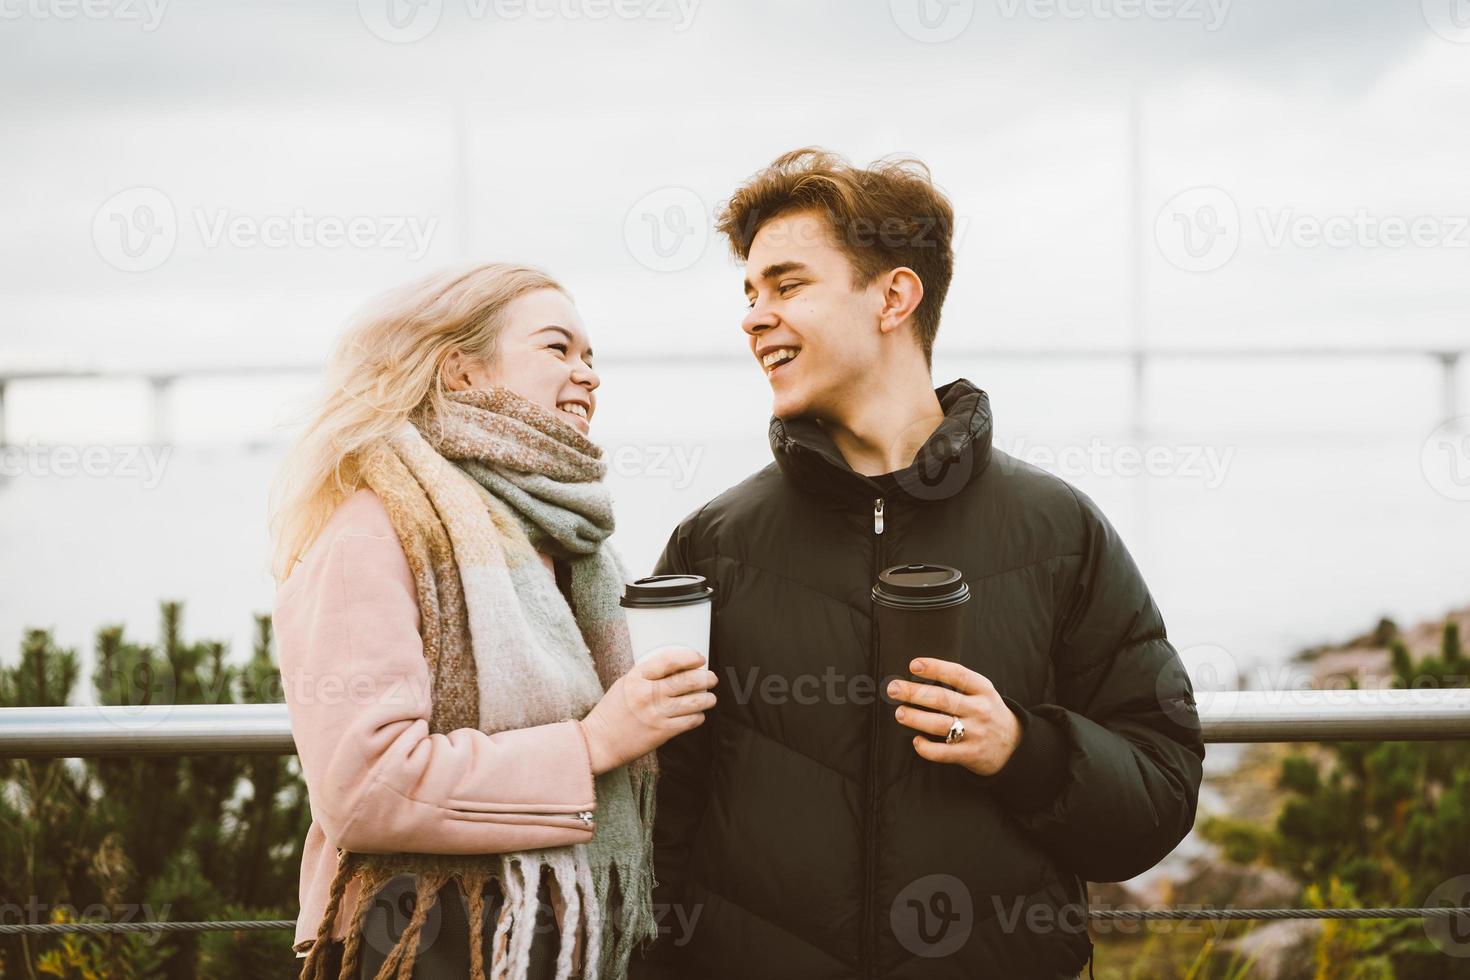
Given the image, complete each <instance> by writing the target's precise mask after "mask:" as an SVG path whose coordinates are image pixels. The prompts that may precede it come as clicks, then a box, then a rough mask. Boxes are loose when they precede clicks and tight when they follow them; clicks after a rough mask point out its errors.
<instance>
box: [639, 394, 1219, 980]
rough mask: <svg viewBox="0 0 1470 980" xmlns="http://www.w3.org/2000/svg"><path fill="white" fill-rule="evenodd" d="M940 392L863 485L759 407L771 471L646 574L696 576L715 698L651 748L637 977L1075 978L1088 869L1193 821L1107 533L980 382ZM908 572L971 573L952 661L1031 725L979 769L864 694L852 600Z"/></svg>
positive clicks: (863, 646)
mask: <svg viewBox="0 0 1470 980" xmlns="http://www.w3.org/2000/svg"><path fill="white" fill-rule="evenodd" d="M936 394H937V395H938V396H939V399H940V403H941V405H942V407H943V408H944V411H945V413H946V418H945V420H944V422H943V423H942V424H941V425H940V426H939V428H938V430H936V431H935V432H934V434H933V435H932V436H931V437H930V438H929V440H928V441H927V442H926V444H925V445H924V446H923V448H922V449H921V450H920V452H919V454H918V456H917V457H916V459H915V462H914V464H913V465H912V466H910V467H909V468H908V469H905V470H902V471H899V472H897V473H892V474H886V475H884V476H881V477H872V478H869V477H864V476H861V475H859V474H857V473H855V472H853V470H852V469H851V468H850V467H849V466H848V465H847V464H846V462H845V461H844V460H843V457H842V455H841V453H840V452H838V451H837V449H836V448H835V446H834V445H833V444H832V442H831V440H830V438H829V437H828V436H827V435H826V434H825V433H824V432H823V431H822V430H821V428H820V427H819V426H817V425H816V424H815V423H813V422H811V421H810V420H796V421H793V422H790V423H786V422H782V421H781V420H779V419H772V421H771V447H772V450H773V451H774V453H775V457H776V461H775V463H774V464H773V465H770V466H767V467H766V468H765V469H763V470H761V471H759V472H758V473H756V474H754V475H753V476H751V477H750V478H748V479H747V480H745V481H744V482H742V483H741V484H739V485H738V486H736V487H733V488H731V489H730V490H728V491H726V492H725V493H723V494H721V495H720V496H719V497H717V498H715V499H714V500H712V501H710V502H709V503H708V504H706V505H705V506H704V507H702V508H700V510H698V511H697V512H695V513H694V514H692V515H690V516H689V517H688V518H686V519H685V520H684V522H683V523H682V524H680V525H679V527H678V528H677V529H676V530H675V532H674V534H673V536H672V537H671V539H670V541H669V544H668V547H667V549H666V550H665V552H664V554H663V557H662V559H661V560H660V562H659V565H658V568H657V572H659V573H666V572H671V571H693V572H697V573H698V574H701V575H704V576H706V577H708V578H709V579H710V580H711V581H712V582H713V583H714V585H715V589H716V600H715V609H714V627H713V636H712V638H711V647H710V657H711V667H712V669H714V670H715V671H716V672H717V673H718V674H719V676H720V685H719V687H718V688H717V689H716V694H717V695H718V696H719V699H720V702H719V705H718V706H717V707H716V708H715V709H714V710H712V711H711V712H709V714H708V716H707V719H706V721H705V724H704V725H702V726H701V727H699V728H697V729H695V730H694V731H692V732H689V733H687V734H685V735H682V736H680V737H678V738H675V739H673V740H672V741H670V742H669V743H667V744H666V745H665V746H664V747H663V748H662V749H661V750H660V753H659V758H660V762H661V765H662V769H663V775H662V778H661V780H660V783H659V791H658V822H657V824H656V828H655V843H656V848H655V854H656V875H657V878H658V888H657V889H656V901H657V902H658V903H660V914H661V916H662V925H663V937H664V938H662V939H661V940H660V942H659V943H658V944H657V945H656V946H655V948H654V949H653V950H652V951H651V952H650V953H648V954H647V955H646V957H645V958H643V959H640V960H639V961H637V962H635V964H634V969H633V976H634V977H635V978H640V977H642V978H653V977H659V978H675V977H677V978H679V980H705V978H709V980H721V978H741V980H788V978H789V980H829V978H830V980H838V978H842V980H847V978H863V980H876V978H892V980H899V978H904V980H948V978H954V980H980V978H985V977H999V978H1007V980H1009V978H1017V977H1039V978H1047V980H1052V978H1061V977H1066V978H1071V977H1074V976H1076V975H1078V973H1079V971H1080V970H1081V969H1082V968H1083V967H1084V966H1085V965H1087V962H1088V960H1089V957H1090V953H1091V945H1092V944H1091V940H1090V939H1089V937H1088V935H1087V931H1086V926H1085V921H1086V919H1085V910H1086V908H1087V892H1086V885H1085V882H1086V881H1119V880H1123V879H1127V878H1130V877H1132V876H1133V875H1136V874H1139V873H1141V872H1143V871H1145V870H1147V869H1148V868H1150V867H1152V866H1153V865H1155V864H1156V863H1157V862H1158V861H1159V860H1160V859H1161V858H1163V857H1164V856H1165V855H1166V854H1168V853H1169V851H1170V850H1171V849H1173V848H1174V846H1175V845H1176V844H1177V843H1178V842H1179V841H1180V840H1181V839H1182V838H1183V837H1184V836H1185V834H1186V833H1188V831H1189V829H1190V827H1191V826H1192V825H1193V822H1194V814H1195V804H1196V800H1197V798H1198V791H1199V783H1200V776H1201V764H1202V762H1203V760H1204V746H1203V744H1202V742H1201V739H1200V731H1199V721H1198V715H1197V713H1196V711H1195V704H1194V696H1193V690H1192V688H1191V686H1190V683H1189V679H1188V677H1187V675H1186V674H1185V673H1184V671H1183V670H1182V668H1181V666H1180V663H1179V658H1178V655H1177V654H1176V652H1175V650H1174V648H1173V646H1171V645H1170V643H1169V641H1168V640H1167V639H1166V638H1165V635H1164V623H1163V620H1162V618H1161V617H1160V614H1159V610H1158V608H1157V607H1156V606H1155V605H1154V603H1153V600H1152V599H1151V598H1150V596H1149V592H1148V588H1147V587H1146V586H1145V584H1144V581H1143V579H1142V577H1141V576H1140V575H1139V572H1138V569H1137V567H1136V566H1135V565H1134V563H1133V560H1132V559H1131V558H1130V557H1129V554H1128V552H1127V550H1126V549H1125V548H1124V546H1123V543H1122V541H1120V540H1119V539H1118V535H1117V533H1116V532H1115V531H1114V530H1113V528H1112V527H1111V526H1110V525H1109V523H1108V521H1107V520H1106V519H1105V518H1104V517H1103V515H1102V513H1101V512H1100V511H1099V510H1098V509H1097V506H1096V505H1095V504H1094V503H1093V502H1092V501H1091V500H1090V499H1089V498H1088V497H1087V496H1085V495H1084V494H1082V493H1081V492H1079V491H1077V490H1075V489H1074V488H1072V487H1071V486H1069V485H1068V484H1067V483H1066V482H1064V481H1063V480H1060V479H1058V478H1056V477H1054V476H1051V475H1048V474H1047V473H1045V472H1043V471H1041V470H1039V469H1037V468H1035V467H1033V466H1029V465H1027V464H1025V463H1022V462H1020V461H1018V460H1016V459H1014V458H1012V457H1009V456H1007V455H1006V454H1004V453H1002V452H1000V451H999V450H993V449H992V448H991V415H990V403H989V399H988V398H987V396H986V394H985V392H983V391H980V390H979V389H977V388H975V387H974V386H973V385H972V384H970V383H969V382H968V381H965V380H963V379H961V380H958V381H955V382H953V383H951V384H948V385H945V386H944V387H942V388H940V389H938V391H937V392H936ZM920 561H924V562H937V563H941V564H946V565H952V566H954V567H956V568H958V569H960V570H961V571H962V572H963V573H964V576H965V579H966V580H967V581H968V582H969V584H970V587H971V590H972V595H971V600H970V602H969V603H968V605H967V607H966V608H967V614H966V617H967V618H966V625H965V629H966V644H965V650H964V654H963V660H964V663H965V664H966V665H967V666H969V667H970V668H972V669H974V670H976V671H978V672H979V673H981V674H984V675H985V676H986V677H988V678H989V679H990V680H991V681H992V682H993V683H994V684H995V686H996V688H997V690H998V691H999V692H1000V693H1001V694H1002V695H1003V696H1004V698H1005V700H1006V703H1007V704H1008V705H1009V706H1010V707H1011V709H1012V710H1013V711H1015V712H1016V713H1017V715H1018V716H1019V717H1020V720H1021V722H1022V725H1023V729H1024V735H1023V737H1022V741H1021V743H1020V745H1019V747H1018V749H1017V751H1016V753H1015V754H1014V755H1013V756H1012V758H1011V760H1010V762H1009V763H1008V764H1007V765H1006V767H1005V768H1004V769H1002V770H1001V771H1000V772H999V773H996V774H994V775H991V776H985V777H982V776H977V775H975V774H973V773H971V772H969V771H968V770H965V769H963V768H962V767H959V766H955V765H941V764H937V763H933V762H929V761H927V760H924V759H922V758H920V757H919V756H918V755H917V754H916V753H915V752H914V751H913V748H912V746H911V745H910V740H911V738H912V736H913V734H914V733H913V732H912V731H911V730H908V729H901V728H899V727H898V725H897V722H895V721H894V720H893V709H894V703H893V702H891V701H890V700H889V699H887V697H886V695H884V693H883V691H884V689H885V688H886V683H887V675H885V674H884V672H883V671H882V670H880V669H879V665H878V664H877V663H876V660H875V645H874V633H875V630H874V623H873V613H872V599H871V596H870V592H869V590H870V589H871V587H872V585H873V582H874V580H875V577H876V575H877V572H878V571H879V570H880V569H882V568H885V567H888V566H891V565H897V564H900V563H907V562H920ZM905 664H906V661H905ZM905 664H899V665H897V669H898V670H906V666H905ZM891 673H892V672H891V671H890V672H889V674H891Z"/></svg>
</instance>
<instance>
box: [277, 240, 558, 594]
mask: <svg viewBox="0 0 1470 980" xmlns="http://www.w3.org/2000/svg"><path fill="white" fill-rule="evenodd" d="M538 289H555V290H558V291H560V292H562V293H566V290H565V289H564V288H563V287H562V286H561V285H560V284H559V283H558V282H556V280H554V279H552V278H551V276H549V275H548V274H547V273H545V272H543V271H542V270H540V269H536V268H533V267H530V266H522V265H512V264H509V263H504V262H495V263H488V264H485V265H477V266H473V267H471V268H468V269H457V270H451V271H447V272H439V273H435V274H433V275H430V276H427V277H425V278H423V279H420V280H417V281H415V282H412V283H409V284H407V285H405V286H401V287H399V288H397V289H394V290H391V291H390V292H388V293H386V294H384V295H383V296H381V297H379V298H378V299H377V300H375V301H374V302H373V303H371V304H370V305H369V306H368V307H367V309H366V311H365V312H364V313H362V314H360V315H359V317H358V318H357V320H356V322H354V323H353V324H352V325H351V326H350V327H349V328H348V329H347V331H346V332H345V333H344V334H343V336H342V337H341V339H340V340H339V341H338V342H337V345H336V347H335V348H334V350H333V351H332V354H331V357H330V358H329V359H328V361H327V369H326V377H325V391H324V392H323V393H322V394H321V396H320V398H319V401H318V403H317V405H316V406H315V407H314V408H313V409H312V410H311V411H310V412H309V413H308V415H309V420H308V422H307V424H306V428H305V431H303V432H302V434H301V436H300V437H299V438H298V439H297V441H296V442H295V444H294V445H293V446H292V447H291V450H290V451H289V453H288V454H287V456H286V459H285V461H284V462H283V464H282V466H281V469H280V472H279V473H278V474H277V477H276V480H275V483H274V485H273V487H272V490H271V506H270V515H269V521H268V524H269V528H270V532H271V539H272V558H271V574H272V575H273V576H274V577H275V580H276V582H277V583H278V584H279V583H281V582H284V581H286V579H287V578H288V577H290V575H291V571H292V569H293V568H294V567H295V565H296V562H297V561H298V560H299V559H300V558H301V556H302V555H303V554H304V553H305V552H306V550H307V549H308V548H310V547H311V545H312V543H313V542H314V541H315V540H316V538H317V536H318V535H319V534H320V533H321V531H322V528H323V527H325V526H326V523H327V520H328V519H329V518H330V517H331V516H332V512H333V511H334V510H335V509H336V507H337V505H338V504H340V503H341V502H342V501H343V500H345V499H346V498H347V497H348V496H350V495H351V494H352V493H353V492H355V491H356V490H357V489H359V487H360V486H361V485H362V483H361V475H360V471H359V466H358V464H359V461H360V460H361V458H362V453H363V451H364V450H365V449H367V448H368V447H369V446H371V445H372V444H373V443H374V442H376V441H377V440H379V439H382V438H384V437H385V436H387V435H389V434H390V433H391V432H393V431H394V430H395V429H397V428H398V426H400V425H402V424H403V423H404V422H405V421H406V420H408V419H410V418H413V417H415V416H417V415H419V414H420V413H422V414H425V415H428V416H433V415H434V414H436V413H437V412H438V411H439V410H440V409H442V407H443V405H444V382H443V378H442V376H441V370H442V368H443V365H444V361H445V359H446V358H448V357H449V355H450V354H451V353H453V352H454V351H456V350H458V351H462V352H463V353H464V355H465V356H467V357H470V358H472V359H476V360H481V361H484V362H487V363H488V362H491V361H492V360H493V358H494V356H495V351H496V342H497V340H498V338H499V335H500V332H501V330H502V328H503V327H504V326H505V317H504V314H505V308H506V307H507V306H508V305H509V304H510V303H511V302H512V301H513V300H515V299H516V298H518V297H520V296H523V295H525V294H526V293H529V292H533V291H535V290H538Z"/></svg>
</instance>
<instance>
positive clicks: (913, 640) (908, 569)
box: [873, 564, 970, 746]
mask: <svg viewBox="0 0 1470 980" xmlns="http://www.w3.org/2000/svg"><path fill="white" fill-rule="evenodd" d="M969 601H970V587H969V586H968V585H967V584H966V583H965V579H964V576H962V575H961V574H960V572H959V569H956V568H951V567H949V566H948V565H931V564H912V565H895V566H893V567H892V568H886V569H884V570H883V572H882V573H881V574H880V575H879V576H878V581H877V583H875V584H874V586H873V614H874V616H875V617H876V618H877V620H878V683H879V684H880V685H882V686H881V688H880V691H881V692H882V694H883V696H884V699H885V702H888V703H889V708H888V712H889V713H888V724H887V725H886V726H885V727H886V728H887V729H888V730H889V731H890V732H891V733H892V734H891V736H890V737H891V738H893V739H894V741H895V743H896V744H897V743H902V744H903V745H905V746H906V745H907V743H909V742H910V741H912V740H913V737H914V736H915V735H919V734H923V733H920V732H918V731H916V730H914V729H912V728H909V727H907V726H905V725H902V724H900V723H899V722H898V720H897V719H895V718H894V717H893V711H894V709H896V708H897V707H898V705H899V704H901V703H906V702H896V701H893V699H891V698H888V697H887V692H888V682H889V681H890V680H892V679H893V678H894V677H900V678H904V679H907V680H909V681H911V682H914V683H917V684H934V685H938V686H941V687H942V686H945V685H942V684H940V683H939V682H938V681H936V680H932V679H930V678H927V677H919V676H915V675H914V674H913V673H912V672H911V671H910V670H909V664H910V663H912V662H913V660H914V658H915V657H930V658H933V659H935V660H949V661H952V662H955V663H958V662H960V661H962V660H963V657H962V656H961V654H962V646H963V642H964V629H963V627H964V617H965V604H966V603H968V602H969ZM915 710H920V711H926V710H933V709H930V708H916V709H915Z"/></svg>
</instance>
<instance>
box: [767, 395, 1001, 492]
mask: <svg viewBox="0 0 1470 980" xmlns="http://www.w3.org/2000/svg"><path fill="white" fill-rule="evenodd" d="M934 394H935V395H936V396H937V397H938V398H939V406H940V408H942V409H943V410H944V421H943V422H941V423H939V427H938V428H937V429H935V430H934V432H933V434H932V435H930V436H929V438H928V440H927V441H925V443H924V445H923V446H921V447H920V448H919V451H918V453H917V454H915V456H914V461H913V462H912V463H910V464H909V465H908V466H906V467H904V468H903V469H901V470H897V471H895V472H893V473H885V474H883V475H882V476H871V477H870V476H863V475H862V474H860V473H857V472H854V471H853V469H852V467H851V466H849V465H848V464H847V460H846V459H844V458H843V456H842V453H841V451H839V450H838V448H837V446H836V445H835V444H834V443H833V442H832V437H831V436H830V435H828V434H827V432H826V431H825V430H824V429H823V428H822V427H821V426H820V425H818V424H817V422H816V420H815V419H813V418H810V417H801V418H794V419H781V418H777V417H775V416H772V417H771V425H770V440H771V452H772V454H773V455H774V456H775V457H776V464H777V465H778V466H779V467H780V468H781V472H782V473H783V474H784V475H785V476H786V479H788V480H790V481H791V482H792V483H794V484H796V486H798V487H800V488H801V489H803V490H806V491H809V492H812V493H817V494H820V495H823V496H827V497H833V498H841V499H850V498H852V497H854V496H865V497H868V498H875V497H895V496H899V497H906V498H909V499H912V500H917V501H929V500H938V499H942V498H945V497H951V496H953V495H954V494H956V493H959V492H960V491H961V490H963V489H964V488H965V487H966V486H968V485H969V483H970V481H971V480H973V479H974V478H975V477H977V476H979V475H980V473H981V472H982V471H983V470H984V469H985V467H986V466H988V465H989V463H990V447H991V435H992V430H991V421H992V420H991V415H990V397H989V396H988V395H986V393H985V392H984V391H982V390H980V389H979V388H977V387H975V385H973V384H971V383H970V382H969V381H968V380H966V379H964V378H958V379H956V380H954V381H951V382H950V383H949V384H947V385H944V386H942V387H939V388H936V389H935V390H934Z"/></svg>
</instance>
